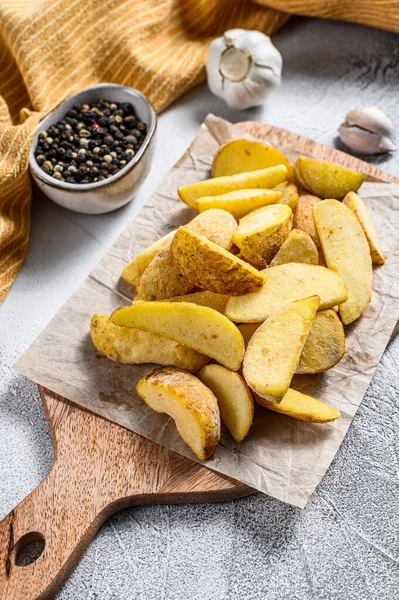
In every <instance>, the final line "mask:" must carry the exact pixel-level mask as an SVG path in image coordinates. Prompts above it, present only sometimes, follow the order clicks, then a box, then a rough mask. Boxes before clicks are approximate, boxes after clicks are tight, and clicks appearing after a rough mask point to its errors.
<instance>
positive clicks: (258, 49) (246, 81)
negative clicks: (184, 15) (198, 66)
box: [206, 29, 283, 110]
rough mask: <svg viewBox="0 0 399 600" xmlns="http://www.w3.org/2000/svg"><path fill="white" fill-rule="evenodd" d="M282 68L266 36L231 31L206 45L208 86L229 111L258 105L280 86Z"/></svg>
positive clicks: (279, 55)
mask: <svg viewBox="0 0 399 600" xmlns="http://www.w3.org/2000/svg"><path fill="white" fill-rule="evenodd" d="M282 66H283V59H282V57H281V54H280V52H279V51H278V50H277V48H276V47H275V46H274V45H273V44H272V41H271V39H270V38H269V37H268V36H267V35H265V34H264V33H262V32H261V31H249V30H246V29H230V30H229V31H226V32H225V34H224V35H223V37H220V38H216V39H215V40H213V41H212V42H211V44H210V45H209V49H208V58H207V63H206V71H207V77H208V86H209V89H210V90H211V92H212V93H213V94H215V96H218V97H219V98H222V99H223V100H225V102H226V103H227V104H228V106H230V108H235V109H238V110H245V109H246V108H250V107H251V106H260V105H261V104H263V103H264V102H265V100H266V98H267V96H268V95H269V93H270V92H271V90H272V89H273V88H274V87H275V86H277V85H279V83H280V81H281V70H282Z"/></svg>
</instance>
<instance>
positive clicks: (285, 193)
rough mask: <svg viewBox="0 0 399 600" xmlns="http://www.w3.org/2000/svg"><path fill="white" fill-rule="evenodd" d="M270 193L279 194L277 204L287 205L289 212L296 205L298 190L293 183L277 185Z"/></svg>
mask: <svg viewBox="0 0 399 600" xmlns="http://www.w3.org/2000/svg"><path fill="white" fill-rule="evenodd" d="M271 191H273V192H281V194H282V196H281V198H279V200H277V203H278V204H288V206H289V207H290V208H291V210H294V209H295V208H296V206H297V204H298V189H297V187H296V185H294V184H293V183H289V182H288V181H284V182H283V183H279V184H278V185H276V187H274V188H273V189H272V190H271Z"/></svg>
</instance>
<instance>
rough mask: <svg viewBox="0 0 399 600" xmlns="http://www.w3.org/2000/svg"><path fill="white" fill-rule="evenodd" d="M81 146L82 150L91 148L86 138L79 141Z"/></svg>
mask: <svg viewBox="0 0 399 600" xmlns="http://www.w3.org/2000/svg"><path fill="white" fill-rule="evenodd" d="M79 144H80V147H81V148H86V149H87V148H88V147H89V142H88V140H87V139H86V138H80V140H79Z"/></svg>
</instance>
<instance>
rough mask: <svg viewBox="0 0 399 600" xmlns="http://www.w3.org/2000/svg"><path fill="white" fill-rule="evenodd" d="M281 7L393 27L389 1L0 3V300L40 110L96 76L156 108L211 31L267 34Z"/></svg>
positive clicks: (200, 67)
mask: <svg viewBox="0 0 399 600" xmlns="http://www.w3.org/2000/svg"><path fill="white" fill-rule="evenodd" d="M281 8H283V9H284V11H285V12H281V11H280V10H279V9H281ZM287 13H301V14H309V15H320V16H323V17H332V18H342V19H347V20H353V21H358V22H361V23H368V24H370V25H375V26H378V27H381V28H386V29H391V30H395V31H398V30H399V10H398V2H392V1H390V0H351V1H350V2H349V1H348V2H347V1H345V2H342V1H340V0H335V1H333V0H330V1H322V0H303V1H300V0H296V1H295V0H292V1H289V0H288V1H283V0H254V1H251V0H0V302H1V301H2V300H3V299H4V297H5V295H6V293H7V291H8V289H9V288H10V286H11V284H12V282H13V280H14V279H15V277H16V275H17V273H18V271H19V269H20V267H21V264H22V261H23V259H24V257H25V254H26V250H27V246H28V239H29V222H30V202H31V184H30V179H29V175H28V171H27V162H28V151H29V146H30V143H31V139H32V136H33V132H34V129H35V127H36V125H37V123H38V121H39V120H40V118H41V116H42V115H43V114H45V113H46V112H48V111H49V110H50V109H51V108H52V107H54V106H55V105H56V104H57V103H58V102H60V101H61V100H62V99H63V98H65V97H66V96H68V95H69V94H71V93H73V92H75V91H77V90H79V89H81V88H84V87H86V86H88V85H91V84H93V83H97V82H101V81H108V82H115V83H122V84H124V85H128V86H132V87H136V88H138V89H140V90H141V91H142V92H143V93H144V94H146V95H147V96H148V97H149V98H150V99H151V101H152V102H153V104H154V106H155V108H156V109H157V110H158V111H160V110H162V109H163V108H165V107H166V106H167V105H168V104H170V103H171V102H172V101H173V100H175V99H176V98H177V97H178V96H180V95H181V94H183V93H184V92H186V91H187V90H189V89H190V88H191V87H193V86H194V85H196V84H197V83H199V82H200V81H202V80H203V78H204V74H205V73H204V60H205V56H206V52H207V46H208V43H209V41H210V40H211V39H212V38H213V37H215V36H217V35H220V34H221V33H223V31H225V30H226V29H229V28H232V27H244V28H246V29H259V30H261V31H264V32H265V33H268V34H270V33H273V32H274V31H275V30H276V29H278V28H279V27H281V25H282V24H284V23H285V22H286V20H287V19H288V14H287Z"/></svg>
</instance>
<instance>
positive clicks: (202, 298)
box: [167, 291, 230, 314]
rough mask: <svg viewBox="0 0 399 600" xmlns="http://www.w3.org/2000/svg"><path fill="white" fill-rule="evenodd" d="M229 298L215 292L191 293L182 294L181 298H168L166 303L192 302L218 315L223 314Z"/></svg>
mask: <svg viewBox="0 0 399 600" xmlns="http://www.w3.org/2000/svg"><path fill="white" fill-rule="evenodd" d="M229 298H230V296H228V295H227V294H215V292H208V291H201V292H193V293H192V294H184V295H183V296H174V297H173V298H168V300H167V301H168V302H194V304H199V305H200V306H208V307H209V308H213V309H214V310H217V311H218V312H220V313H222V314H223V313H224V309H225V308H226V304H227V300H228V299H229Z"/></svg>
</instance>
